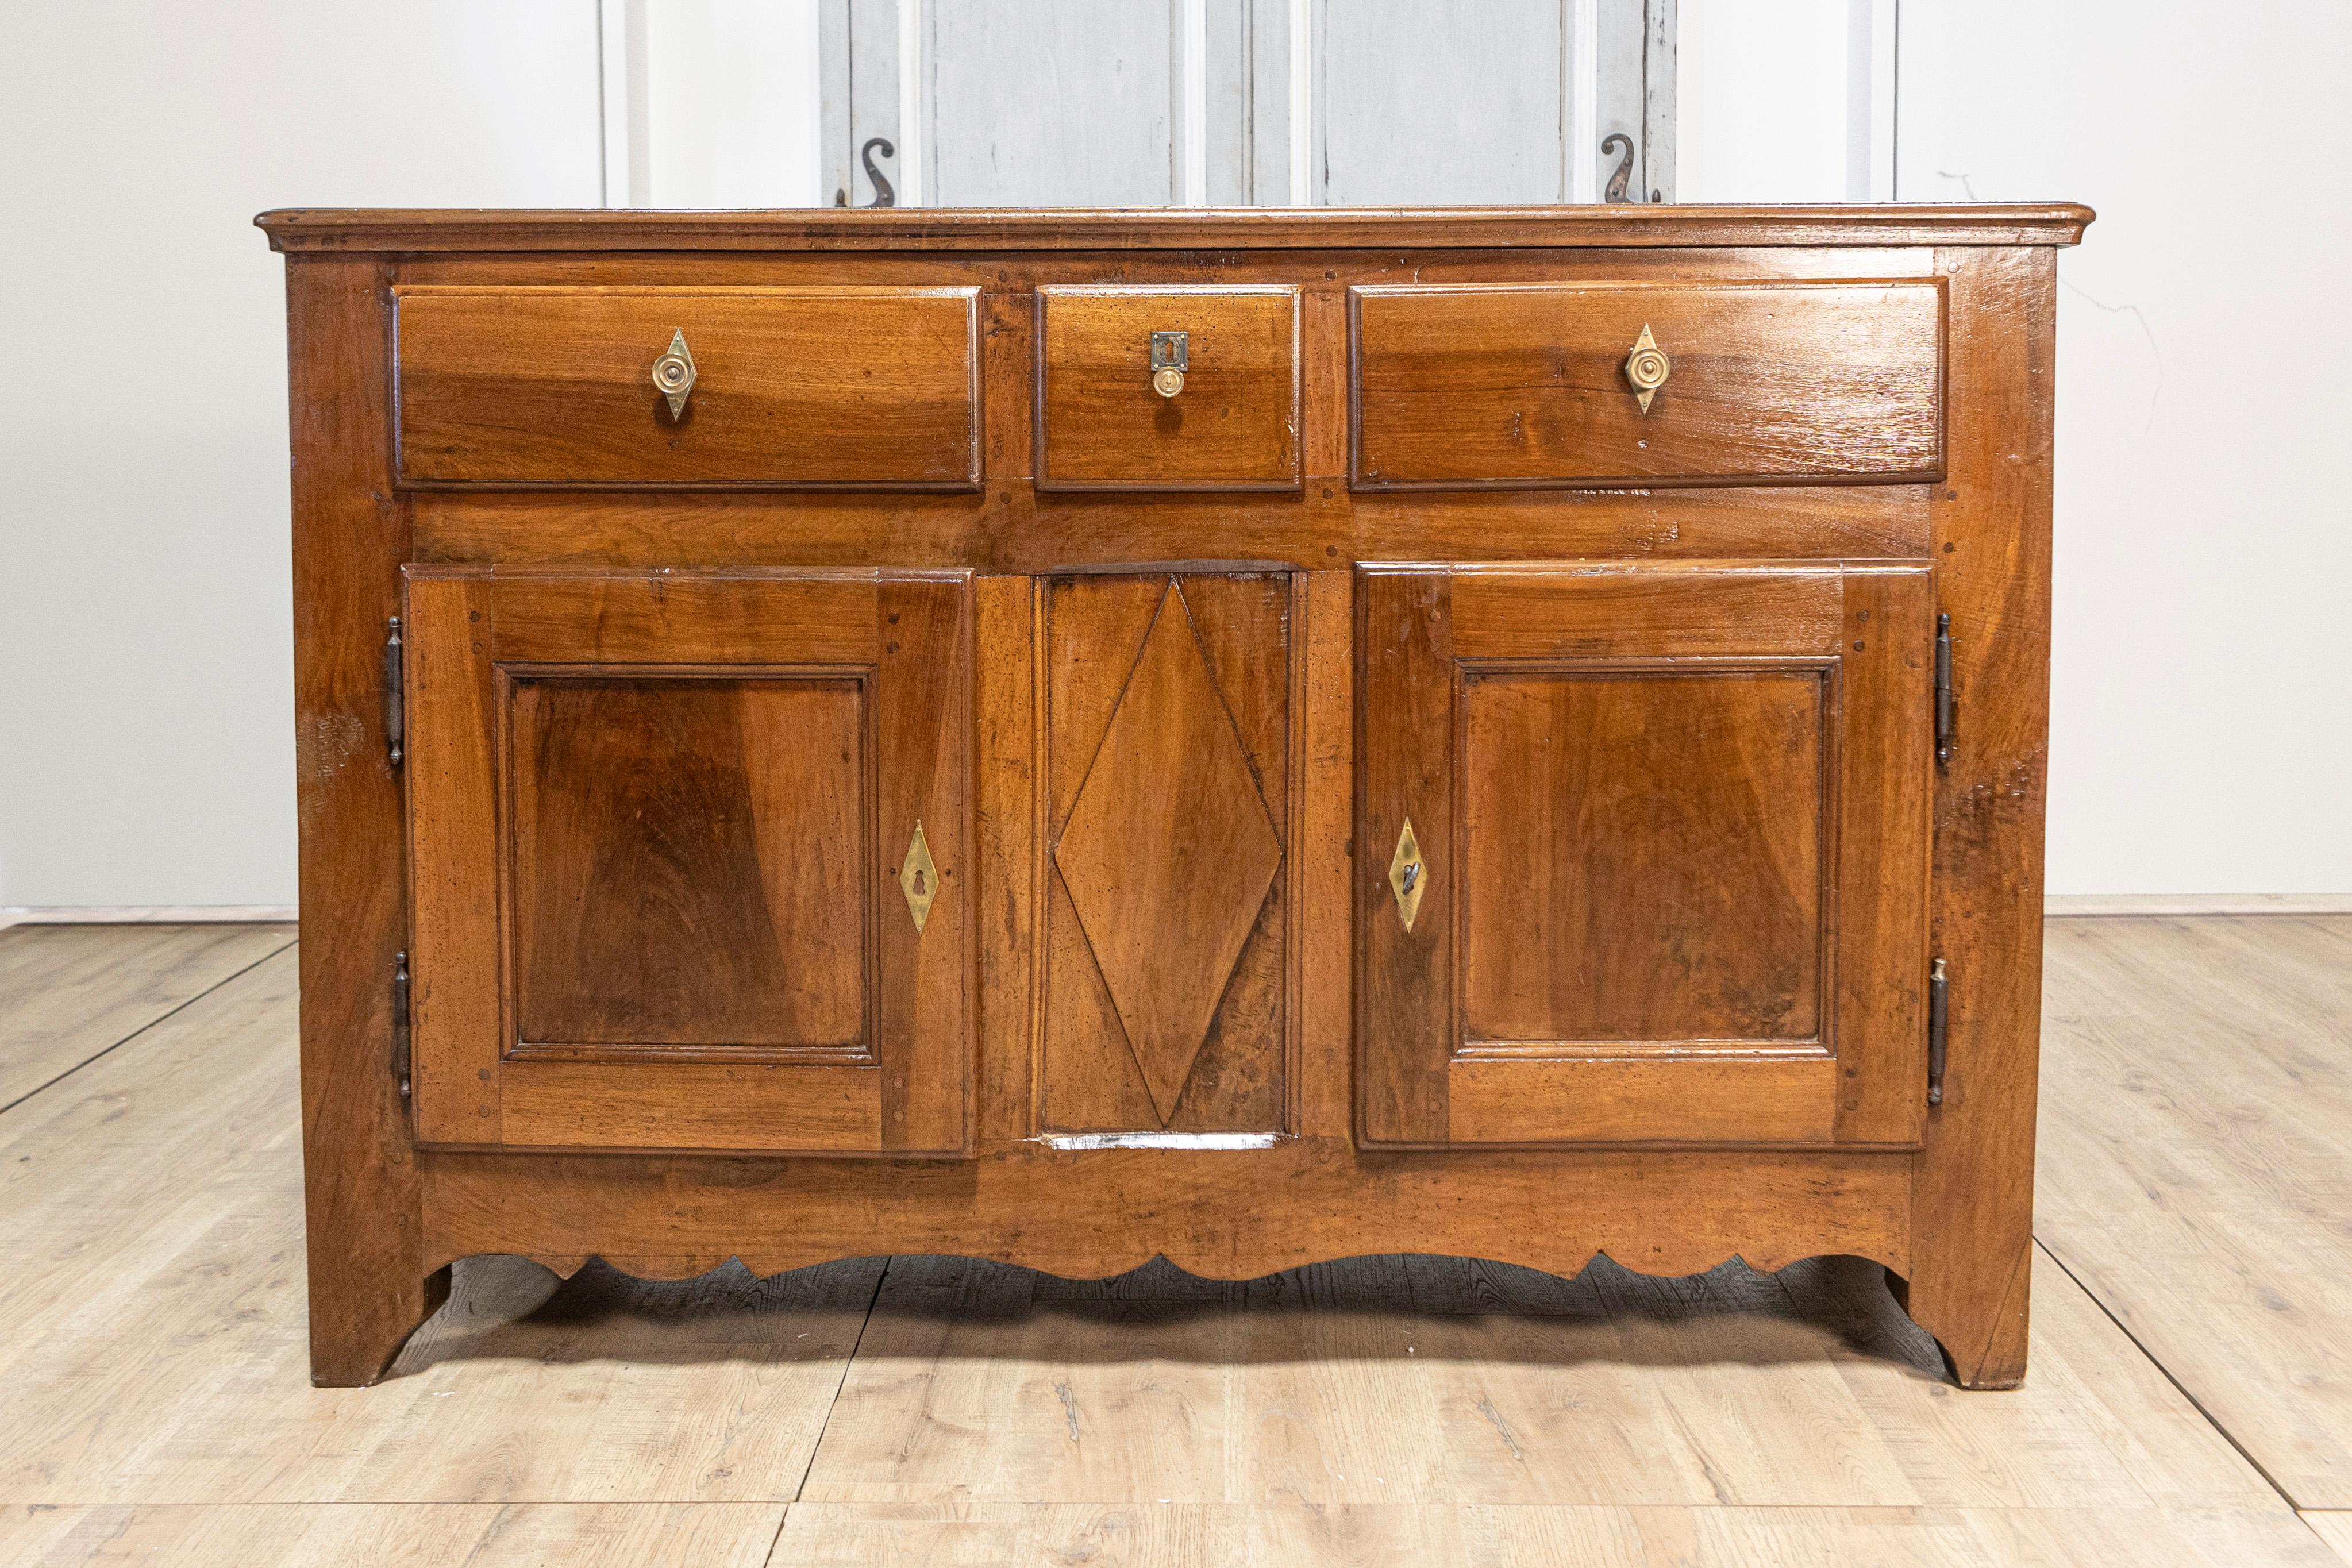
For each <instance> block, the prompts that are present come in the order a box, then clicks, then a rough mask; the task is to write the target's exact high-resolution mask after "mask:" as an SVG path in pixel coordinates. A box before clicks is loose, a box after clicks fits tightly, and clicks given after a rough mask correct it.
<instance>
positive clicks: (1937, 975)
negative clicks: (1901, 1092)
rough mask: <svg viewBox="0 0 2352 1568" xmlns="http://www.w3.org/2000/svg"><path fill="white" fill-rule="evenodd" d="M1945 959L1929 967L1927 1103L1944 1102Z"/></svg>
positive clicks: (1946, 1032)
mask: <svg viewBox="0 0 2352 1568" xmlns="http://www.w3.org/2000/svg"><path fill="white" fill-rule="evenodd" d="M1946 989H1947V982H1946V981H1945V978H1944V961H1943V960H1942V959H1941V958H1937V960H1935V961H1934V962H1933V963H1932V964H1930V965H1929V966H1928V967H1927V1103H1928V1104H1930V1105H1940V1104H1942V1103H1944V1048H1945V1043H1946V1040H1947V1037H1948V1030H1947V1027H1946V1026H1947V1023H1948V1018H1949V1014H1948V1012H1947V1010H1946V1000H1945V993H1946Z"/></svg>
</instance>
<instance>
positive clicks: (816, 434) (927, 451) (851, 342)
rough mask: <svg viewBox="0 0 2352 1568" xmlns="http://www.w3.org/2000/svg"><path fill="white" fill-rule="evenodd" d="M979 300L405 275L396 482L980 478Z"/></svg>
mask: <svg viewBox="0 0 2352 1568" xmlns="http://www.w3.org/2000/svg"><path fill="white" fill-rule="evenodd" d="M979 298H980V296H979V291H978V290H977V289H972V288H569V287H503V288H498V287H492V288H482V287H442V286H437V285H417V286H408V287H398V288H395V289H394V291H393V300H394V342H395V349H394V359H395V363H396V366H397V375H398V382H397V386H396V389H395V398H396V407H397V409H398V413H397V416H396V428H397V432H398V435H399V444H400V458H399V474H400V479H401V482H402V483H403V484H407V485H419V486H439V485H493V486H528V485H640V486H776V487H780V488H808V489H858V488H869V489H922V490H966V489H972V488H975V487H977V486H978V485H979V483H980V376H979V365H980V357H979V352H978V341H979ZM657 374H658V375H659V376H660V377H661V379H660V380H656V376H657Z"/></svg>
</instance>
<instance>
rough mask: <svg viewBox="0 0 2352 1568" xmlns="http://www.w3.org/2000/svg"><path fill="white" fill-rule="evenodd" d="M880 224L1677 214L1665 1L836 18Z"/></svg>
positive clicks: (955, 8)
mask: <svg viewBox="0 0 2352 1568" xmlns="http://www.w3.org/2000/svg"><path fill="white" fill-rule="evenodd" d="M819 31H820V49H819V74H820V78H821V81H822V90H823V99H824V120H823V132H822V134H823V145H824V170H825V188H826V189H827V190H828V191H829V192H831V193H832V197H833V200H834V201H835V203H836V204H843V205H852V206H870V205H875V204H888V205H896V206H1182V205H1189V206H1199V205H1216V206H1249V205H1307V206H1321V205H1336V204H1349V205H1375V206H1386V205H1402V204H1456V203H1482V204H1483V203H1523V202H1527V203H1533V202H1588V201H1601V200H1620V201H1636V202H1639V201H1666V200H1671V199H1672V197H1673V194H1674V190H1673V180H1674V147H1673V137H1674V90H1675V60H1674V47H1675V44H1674V41H1675V0H1450V3H1447V4H1442V5H1441V4H1431V3H1428V0H821V5H820V10H819Z"/></svg>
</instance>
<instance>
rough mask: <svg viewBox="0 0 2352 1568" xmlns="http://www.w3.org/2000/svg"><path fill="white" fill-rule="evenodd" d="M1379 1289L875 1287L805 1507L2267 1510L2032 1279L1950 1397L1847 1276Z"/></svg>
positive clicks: (2113, 1336) (2168, 1405)
mask: <svg viewBox="0 0 2352 1568" xmlns="http://www.w3.org/2000/svg"><path fill="white" fill-rule="evenodd" d="M1395 1261H1396V1260H1370V1261H1369V1263H1368V1266H1367V1267H1366V1268H1364V1269H1363V1270H1361V1272H1360V1276H1359V1278H1358V1279H1357V1281H1355V1284H1354V1286H1353V1288H1352V1289H1351V1288H1350V1287H1349V1285H1348V1284H1347V1283H1346V1282H1345V1278H1344V1275H1345V1270H1342V1269H1340V1268H1337V1267H1335V1268H1332V1269H1328V1270H1324V1278H1325V1280H1326V1281H1327V1288H1326V1289H1325V1290H1324V1291H1322V1292H1320V1299H1318V1300H1313V1301H1306V1300H1302V1301H1300V1302H1299V1303H1298V1304H1296V1305H1292V1306H1289V1307H1275V1308H1271V1309H1268V1308H1265V1307H1259V1308H1248V1307H1245V1306H1244V1305H1243V1304H1241V1303H1238V1302H1235V1301H1230V1300H1227V1301H1201V1300H1182V1299H1173V1300H1171V1299H1160V1300H1153V1299H1148V1298H1145V1297H1139V1296H1136V1295H1131V1294H1124V1295H1123V1294H1118V1293H1108V1294H1105V1295H1103V1296H1099V1297H1097V1298H1095V1299H1092V1300H1087V1299H1083V1298H1079V1297H1076V1296H1074V1295H1073V1294H1072V1293H1071V1292H1069V1291H1066V1290H1065V1289H1063V1288H1060V1287H1058V1286H1055V1287H1049V1288H1047V1289H1045V1290H1040V1289H1038V1288H1037V1286H1036V1283H1035V1281H1036V1277H1035V1276H1033V1275H1030V1274H1028V1273H1026V1272H1024V1271H1023V1270H1014V1269H1008V1268H1004V1267H1003V1266H1000V1265H995V1264H988V1263H981V1262H970V1261H964V1260H954V1259H922V1260H916V1259H904V1258H902V1259H898V1260H893V1262H892V1264H891V1268H890V1271H889V1273H888V1275H887V1277H886V1278H885V1280H884V1281H883V1287H882V1293H881V1296H880V1299H879V1300H878V1301H877V1303H876V1307H875V1312H874V1315H873V1318H872V1320H871V1321H870V1322H868V1323H867V1325H866V1334H865V1338H864V1341H863V1343H862V1344H861V1346H860V1349H859V1353H858V1355H857V1357H856V1361H855V1362H854V1363H853V1364H852V1365H851V1367H850V1371H849V1375H848V1378H847V1380H846V1381H845V1384H844V1385H843V1387H842V1393H841V1397H840V1399H839V1401H838V1403H837V1404H836V1406H835V1410H834V1413H833V1416H832V1419H831V1422H830V1423H829V1425H828V1427H827V1430H826V1436H825V1440H824V1443H823V1445H821V1446H820V1448H819V1449H818V1451H817V1456H816V1462H815V1465H814V1468H813V1469H812V1470H811V1472H810V1475H809V1479H808V1484H807V1487H806V1489H805V1490H804V1492H803V1498H804V1499H806V1500H812V1501H827V1502H873V1503H895V1502H905V1503H916V1504H933V1503H939V1502H942V1501H947V1500H978V1501H992V1502H995V1501H1002V1502H1007V1503H1024V1504H1028V1503H1074V1504H1107V1503H1114V1502H1126V1501H1133V1500H1145V1499H1150V1500H1166V1501H1171V1502H1184V1503H1198V1504H1204V1505H1205V1504H1227V1503H1230V1504H1252V1505H1256V1504H1275V1503H1309V1504H1316V1505H1354V1504H1362V1505H1381V1504H1399V1503H1413V1502H1426V1503H1429V1504H1433V1505H1436V1504H1449V1505H1450V1504H1457V1503H1473V1502H1475V1503H1482V1504H1495V1505H1527V1504H1538V1503H1549V1504H1559V1503H1591V1504H1638V1505H1672V1504H1684V1505H1694V1506H1704V1505H1714V1504H1774V1505H1782V1506H1787V1505H1799V1506H1821V1507H1912V1506H1918V1505H1923V1504H1945V1505H1957V1506H1963V1507H1990V1508H2002V1507H2010V1508H2039V1507H2063V1506H2074V1505H2081V1504H2098V1505H2102V1506H2112V1507H2119V1508H2127V1509H2129V1508H2140V1509H2146V1508H2168V1507H2169V1508H2221V1509H2253V1510H2271V1511H2284V1504H2283V1503H2281V1502H2280V1500H2279V1499H2278V1498H2277V1495H2276V1494H2275V1493H2274V1492H2273V1490H2271V1489H2270V1488H2269V1487H2268V1486H2267V1485H2266V1484H2265V1483H2264V1482H2263V1479H2262V1478H2261V1477H2260V1476H2259V1475H2258V1474H2257V1473H2256V1472H2255V1471H2254V1470H2253V1469H2252V1468H2251V1467H2249V1466H2248V1465H2247V1464H2246V1463H2245V1462H2244V1460H2243V1459H2242V1458H2240V1457H2239V1455H2238V1454H2237V1453H2236V1452H2235V1451H2234V1450H2233V1449H2232V1448H2231V1447H2230V1445H2229V1444H2228V1442H2227V1441H2226V1440H2225V1439H2224V1438H2223V1437H2221V1435H2220V1434H2218V1433H2217V1432H2215V1431H2214V1430H2213V1429H2212V1428H2211V1427H2210V1425H2208V1424H2207V1423H2206V1422H2205V1421H2204V1420H2203V1419H2202V1418H2201V1417H2200V1416H2199V1415H2198V1414H2197V1412H2196V1410H2195V1409H2194V1408H2193V1406H2190V1405H2189V1402H2188V1401H2187V1400H2185V1399H2183V1398H2182V1397H2181V1396H2180V1395H2179V1392H2178V1391H2177V1390H2175V1389H2174V1388H2173V1387H2172V1386H2171V1385H2169V1384H2168V1382H2166V1381H2165V1379H2164V1377H2163V1375H2162V1374H2161V1373H2160V1372H2158V1370H2157V1369H2156V1368H2154V1367H2152V1366H2150V1365H2148V1364H2147V1362H2146V1360H2145V1358H2143V1357H2142V1356H2140V1355H2139V1354H2138V1353H2137V1351H2136V1350H2135V1349H2134V1348H2133V1347H2132V1345H2131V1343H2130V1342H2129V1340H2127V1339H2126V1337H2125V1336H2124V1335H2123V1334H2122V1333H2120V1332H2118V1331H2117V1330H2116V1327H2115V1325H2114V1324H2113V1323H2112V1322H2109V1321H2108V1320H2107V1318H2106V1317H2105V1314H2104V1313H2103V1312H2100V1311H2099V1310H2098V1308H2097V1307H2096V1305H2095V1303H2093V1302H2092V1301H2089V1300H2088V1299H2087V1298H2086V1297H2084V1295H2083V1293H2082V1292H2081V1291H2079V1290H2078V1289H2076V1288H2075V1287H2074V1285H2073V1283H2072V1282H2071V1281H2069V1280H2068V1279H2067V1278H2066V1276H2065V1275H2064V1273H2063V1271H2061V1270H2058V1269H2057V1268H2055V1267H2054V1266H2053V1265H2051V1264H2049V1263H2048V1262H2047V1260H2042V1262H2041V1264H2040V1266H2039V1268H2038V1270H2037V1274H2036V1278H2035V1288H2036V1305H2037V1316H2036V1324H2035V1343H2034V1349H2033V1354H2034V1357H2035V1364H2034V1374H2033V1377H2032V1380H2031V1381H2030V1382H2029V1384H2028V1385H2027V1386H2026V1388H2025V1389H2024V1390H2022V1391H2021V1392H2018V1393H2015V1394H2001V1395H1975V1396H1969V1395H1960V1394H1958V1393H1957V1391H1955V1390H1954V1389H1953V1388H1952V1387H1951V1386H1950V1385H1948V1383H1946V1382H1945V1381H1944V1379H1943V1377H1942V1375H1941V1372H1940V1367H1939V1364H1938V1361H1937V1355H1936V1352H1935V1349H1934V1346H1933V1344H1932V1343H1931V1342H1929V1341H1928V1340H1927V1338H1926V1337H1925V1336H1924V1335H1922V1334H1920V1333H1918V1331H1917V1330H1916V1329H1915V1328H1913V1327H1912V1326H1911V1325H1910V1324H1909V1323H1908V1322H1906V1320H1905V1319H1904V1318H1903V1316H1902V1314H1901V1313H1900V1312H1899V1311H1898V1310H1897V1309H1896V1308H1895V1303H1894V1301H1893V1300H1892V1298H1891V1297H1889V1295H1888V1294H1887V1291H1886V1289H1885V1283H1884V1280H1883V1276H1882V1274H1881V1273H1880V1271H1879V1270H1876V1269H1875V1268H1874V1267H1873V1266H1872V1265H1869V1264H1867V1263H1864V1262H1862V1261H1860V1260H1853V1259H1824V1260H1814V1261H1812V1262H1809V1263H1803V1264H1799V1265H1796V1266H1794V1267H1791V1268H1790V1269H1787V1270H1782V1271H1781V1272H1780V1274H1778V1275H1766V1274H1758V1273H1755V1272H1753V1271H1752V1270H1748V1269H1746V1268H1745V1267H1743V1266H1740V1265H1738V1264H1729V1265H1726V1266H1725V1267H1723V1268H1720V1269H1717V1270H1713V1271H1712V1272H1710V1273H1708V1274H1706V1275H1701V1276H1697V1277H1696V1278H1693V1279H1689V1280H1655V1279H1650V1278H1646V1277H1644V1276H1642V1275H1638V1274H1634V1273H1632V1272H1629V1271H1628V1270H1622V1269H1620V1268H1617V1267H1616V1266H1615V1265H1613V1264H1611V1263H1608V1262H1606V1261H1602V1262H1600V1263H1596V1264H1595V1265H1594V1266H1593V1267H1592V1268H1591V1269H1590V1270H1586V1272H1585V1273H1584V1274H1583V1275H1582V1276H1580V1278H1579V1279H1578V1280H1576V1281H1556V1282H1555V1285H1556V1291H1555V1292H1554V1294H1553V1296H1552V1299H1551V1301H1550V1302H1549V1305H1550V1308H1551V1310H1550V1311H1549V1312H1546V1313H1544V1314H1541V1315H1521V1314H1517V1313H1505V1312H1496V1311H1495V1310H1493V1308H1492V1307H1491V1305H1485V1306H1482V1305H1480V1304H1479V1303H1478V1302H1477V1301H1475V1298H1465V1297H1460V1296H1454V1297H1451V1298H1449V1296H1448V1294H1447V1293H1446V1292H1444V1291H1430V1290H1427V1289H1426V1288H1424V1289H1423V1291H1422V1293H1421V1295H1420V1296H1419V1298H1418V1299H1417V1300H1416V1299H1414V1298H1411V1297H1407V1296H1405V1295H1404V1294H1402V1291H1401V1290H1400V1284H1399V1281H1400V1278H1401V1276H1400V1275H1399V1274H1398V1273H1397V1271H1396V1270H1394V1269H1393V1268H1392V1266H1391V1265H1392V1264H1393V1263H1394V1262H1395ZM1430 1261H1431V1263H1432V1264H1434V1263H1435V1262H1436V1260H1430ZM1465 1267H1466V1266H1465ZM1333 1281H1337V1282H1333ZM1306 1294H1307V1292H1302V1297H1303V1296H1304V1295H1306ZM1448 1299H1452V1300H1454V1301H1456V1302H1457V1304H1465V1305H1466V1306H1467V1307H1468V1308H1469V1310H1461V1311H1454V1312H1445V1311H1434V1310H1431V1308H1430V1303H1431V1302H1433V1301H1446V1300H1448Z"/></svg>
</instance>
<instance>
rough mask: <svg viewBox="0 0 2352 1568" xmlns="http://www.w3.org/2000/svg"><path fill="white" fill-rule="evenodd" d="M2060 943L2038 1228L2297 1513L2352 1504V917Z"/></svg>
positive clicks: (2123, 932)
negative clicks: (2350, 1336) (2349, 1220)
mask: <svg viewBox="0 0 2352 1568" xmlns="http://www.w3.org/2000/svg"><path fill="white" fill-rule="evenodd" d="M2048 929H2049V937H2048V955H2049V979H2048V987H2047V994H2046V997H2045V999H2044V1001H2043V1003H2042V1028H2043V1035H2044V1039H2045V1040H2046V1042H2047V1043H2046V1045H2045V1049H2044V1060H2043V1063H2042V1074H2043V1086H2044V1089H2045V1091H2046V1092H2045V1093H2044V1095H2043V1097H2042V1126H2041V1137H2040V1147H2041V1176H2040V1179H2039V1181H2038V1182H2037V1183H2036V1184H2035V1186H2036V1194H2035V1196H2036V1217H2035V1225H2036V1229H2037V1231H2038V1233H2039V1234H2040V1235H2041V1236H2042V1239H2043V1241H2044V1244H2045V1245H2047V1246H2048V1247H2049V1248H2050V1249H2051V1250H2052V1251H2053V1252H2054V1253H2056V1254H2057V1256H2058V1258H2059V1259H2060V1260H2062V1261H2063V1262H2064V1264H2065V1265H2066V1267H2067V1269H2068V1270H2070V1271H2071V1272H2072V1273H2073V1274H2074V1277H2075V1278H2076V1279H2078V1280H2080V1281H2082V1282H2083V1284H2084V1286H2086V1287H2087V1288H2088V1289H2089V1290H2090V1291H2091V1292H2092V1293H2093V1294H2094V1295H2095V1296H2096V1297H2097V1298H2098V1299H2099V1301H2101V1302H2102V1303H2103V1304H2104V1305H2105V1307H2106V1308H2107V1309H2108V1310H2109V1311H2110V1312H2114V1313H2115V1314H2116V1317H2117V1318H2118V1319H2119V1320H2121V1322H2123V1323H2124V1325H2125V1326H2126V1328H2128V1329H2129V1330H2130V1331H2131V1333H2132V1334H2133V1336H2134V1337H2135V1338H2136V1339H2137V1340H2138V1341H2139V1343H2141V1345H2143V1346H2144V1347H2145V1348H2146V1349H2147V1352H2148V1353H2149V1354H2151V1355H2153V1356H2155V1357H2157V1358H2158V1360H2160V1361H2161V1362H2162V1363H2163V1364H2164V1365H2165V1366H2166V1367H2167V1368H2168V1370H2169V1371H2170V1372H2171V1373H2172V1375H2174V1376H2175V1377H2177V1378H2179V1381H2180V1385H2181V1386H2182V1387H2183V1388H2185V1389H2187V1390H2188V1391H2189V1395H2190V1396H2192V1397H2194V1398H2195V1399H2196V1400H2197V1401H2198V1402H2199V1404H2200V1405H2201V1406H2204V1407H2205V1408H2206V1409H2207V1410H2208V1411H2210V1412H2211V1413H2212V1416H2213V1418H2214V1419H2215V1420H2216V1421H2217V1422H2219V1423H2220V1424H2221V1426H2222V1427H2224V1428H2225V1429H2227V1430H2228V1431H2229V1432H2230V1433H2231V1436H2232V1437H2235V1438H2236V1439H2237V1441H2238V1443H2239V1444H2240V1445H2241V1446H2242V1448H2244V1449H2245V1450H2246V1452H2247V1453H2248V1454H2249V1455H2251V1456H2252V1458H2253V1460H2254V1462H2255V1463H2257V1464H2259V1465H2260V1466H2262V1468H2263V1470H2264V1471H2265V1472H2266V1473H2267V1474H2268V1475H2269V1476H2270V1477H2271V1479H2273V1481H2275V1482H2276V1483H2277V1484H2278V1486H2279V1489H2280V1490H2282V1491H2284V1492H2285V1493H2286V1494H2287V1496H2288V1497H2289V1498H2290V1499H2292V1500H2294V1502H2295V1503H2296V1504H2297V1505H2298V1506H2300V1507H2303V1508H2313V1509H2342V1508H2352V1350H2347V1345H2346V1343H2345V1334H2344V1325H2345V1324H2346V1323H2347V1322H2352V1284H2347V1281H2352V1239H2347V1236H2346V1234H2345V1229H2344V1215H2345V1212H2346V1206H2347V1201H2352V1137H2347V1134H2346V1129H2347V1128H2352V1077H2347V1072H2346V1069H2347V1065H2352V1023H2347V1019H2352V917H2346V916H2341V915H2335V916H2297V915H2261V916H2252V917H2210V916H2209V917H2198V918H2193V919H2182V918H2138V917H2130V916H2101V917H2098V918H2093V919H2080V920H2054V921H2052V922H2050V923H2049V927H2048Z"/></svg>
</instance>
